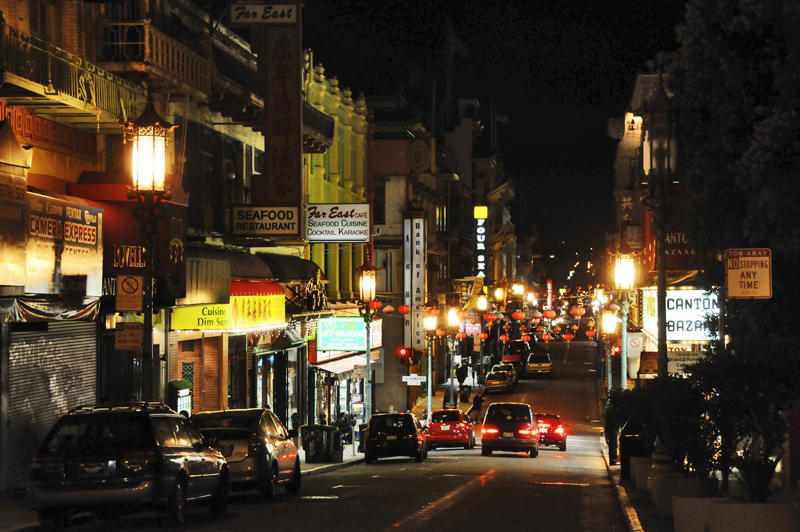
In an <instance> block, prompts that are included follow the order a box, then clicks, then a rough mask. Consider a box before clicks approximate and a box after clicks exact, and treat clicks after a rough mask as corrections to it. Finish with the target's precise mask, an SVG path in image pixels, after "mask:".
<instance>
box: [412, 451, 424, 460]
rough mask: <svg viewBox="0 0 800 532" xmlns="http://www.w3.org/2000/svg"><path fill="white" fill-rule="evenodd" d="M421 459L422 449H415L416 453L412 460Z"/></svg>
mask: <svg viewBox="0 0 800 532" xmlns="http://www.w3.org/2000/svg"><path fill="white" fill-rule="evenodd" d="M422 459H423V456H422V449H420V450H419V451H417V454H415V455H414V460H415V461H417V462H422Z"/></svg>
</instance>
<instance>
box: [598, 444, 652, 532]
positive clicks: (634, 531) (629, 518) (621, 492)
mask: <svg viewBox="0 0 800 532" xmlns="http://www.w3.org/2000/svg"><path fill="white" fill-rule="evenodd" d="M601 441H602V438H601ZM603 448H604V447H601V449H600V456H602V457H603V463H604V464H605V465H606V472H607V473H608V479H609V480H610V481H611V484H612V485H613V486H614V491H615V492H616V494H617V500H618V501H619V506H620V509H621V510H622V514H623V515H624V516H625V524H627V525H628V530H629V531H630V532H645V530H644V527H642V523H641V522H640V521H639V514H638V513H637V512H636V508H634V507H633V505H632V504H631V501H630V499H628V492H627V491H626V490H625V487H624V486H622V485H620V484H617V483H616V481H615V479H614V474H613V473H612V472H611V466H609V465H608V457H607V456H606V453H605V452H603Z"/></svg>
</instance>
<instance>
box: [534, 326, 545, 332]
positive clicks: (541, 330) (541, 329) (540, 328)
mask: <svg viewBox="0 0 800 532" xmlns="http://www.w3.org/2000/svg"><path fill="white" fill-rule="evenodd" d="M536 332H537V333H539V334H542V333H543V332H544V327H542V326H541V325H540V326H538V327H536Z"/></svg>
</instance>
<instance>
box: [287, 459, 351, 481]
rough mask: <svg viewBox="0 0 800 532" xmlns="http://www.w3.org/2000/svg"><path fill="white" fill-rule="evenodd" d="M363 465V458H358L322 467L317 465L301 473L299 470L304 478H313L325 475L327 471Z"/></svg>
mask: <svg viewBox="0 0 800 532" xmlns="http://www.w3.org/2000/svg"><path fill="white" fill-rule="evenodd" d="M306 463H308V462H306ZM363 463H364V459H363V458H359V459H357V460H350V461H349V462H334V463H330V464H322V465H319V466H316V467H312V468H311V469H306V470H305V471H303V470H302V468H301V470H300V473H301V474H302V475H303V476H304V477H305V476H313V475H318V474H320V473H326V472H328V471H334V470H336V469H342V468H344V467H348V466H351V465H355V464H363Z"/></svg>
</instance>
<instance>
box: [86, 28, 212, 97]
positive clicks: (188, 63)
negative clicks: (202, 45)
mask: <svg viewBox="0 0 800 532" xmlns="http://www.w3.org/2000/svg"><path fill="white" fill-rule="evenodd" d="M99 54H100V57H101V58H102V60H103V61H106V62H108V63H143V64H144V65H145V66H146V67H154V68H157V69H159V70H160V71H161V72H160V73H161V74H165V75H167V76H169V77H170V78H172V81H174V82H178V83H185V84H187V85H189V86H191V87H193V88H195V89H198V90H200V91H202V92H205V93H206V94H208V93H209V91H210V90H211V62H210V61H209V60H208V59H206V58H205V57H203V56H201V55H200V54H198V53H196V52H193V51H192V50H191V49H190V48H189V47H187V46H184V45H183V44H181V43H179V42H178V41H176V40H175V39H173V38H172V37H169V36H168V35H166V34H164V33H162V32H161V31H159V30H157V29H155V28H154V27H153V26H152V25H151V24H150V22H149V21H146V20H144V21H137V22H104V23H102V24H101V28H100V48H99Z"/></svg>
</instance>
